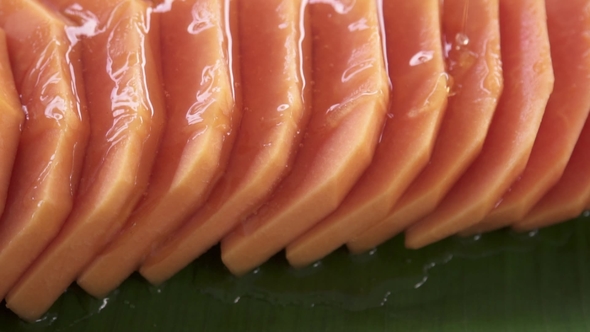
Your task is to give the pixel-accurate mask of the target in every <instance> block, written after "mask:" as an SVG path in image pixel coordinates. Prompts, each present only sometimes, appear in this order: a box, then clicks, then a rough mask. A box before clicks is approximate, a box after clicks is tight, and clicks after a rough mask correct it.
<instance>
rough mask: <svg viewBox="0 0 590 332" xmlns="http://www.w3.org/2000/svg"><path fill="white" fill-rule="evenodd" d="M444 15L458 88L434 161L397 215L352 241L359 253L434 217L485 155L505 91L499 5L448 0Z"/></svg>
mask: <svg viewBox="0 0 590 332" xmlns="http://www.w3.org/2000/svg"><path fill="white" fill-rule="evenodd" d="M442 13H443V15H442V32H443V34H444V40H445V41H446V43H448V45H447V47H448V49H447V51H448V54H447V59H446V62H447V68H448V72H449V75H451V77H453V81H454V83H453V86H452V87H451V88H450V89H451V95H450V96H449V103H448V106H447V110H446V112H445V116H444V118H443V120H442V124H441V128H440V131H439V133H438V136H437V139H436V143H435V146H434V151H433V153H432V157H431V158H430V161H429V163H428V165H427V166H426V167H425V168H424V170H423V171H422V172H421V173H420V174H419V175H418V177H417V178H416V180H415V181H414V182H413V183H412V184H411V185H410V187H409V188H408V190H406V192H405V193H404V194H403V196H402V197H401V198H400V199H399V201H398V202H397V204H396V205H394V207H393V209H392V210H391V211H390V212H389V213H388V214H387V215H386V216H385V217H384V218H383V219H382V220H378V221H377V222H376V223H373V224H372V225H370V227H368V229H366V230H365V231H364V232H361V233H360V234H357V235H356V236H355V237H354V238H353V239H350V240H349V241H348V244H347V245H348V248H349V249H350V250H351V251H353V252H362V251H365V250H368V249H370V248H373V247H374V246H376V245H377V244H379V243H381V242H383V241H385V240H387V239H388V238H389V237H391V236H393V235H395V234H397V233H399V232H401V231H403V230H404V229H406V228H407V227H408V226H410V225H412V224H413V223H415V222H416V221H418V220H420V219H421V218H424V217H425V216H427V215H428V214H430V213H431V212H432V211H434V210H435V209H436V207H437V206H438V204H439V203H440V202H441V201H442V200H443V198H444V197H445V195H446V194H447V193H448V192H449V190H450V189H451V187H452V186H453V185H454V184H455V182H456V181H457V180H458V179H459V178H460V177H461V175H462V174H463V173H464V172H465V171H466V170H467V168H468V167H469V166H470V165H471V163H472V162H473V161H474V160H475V159H476V158H477V156H478V155H479V154H480V152H481V150H482V147H483V144H484V140H485V138H486V135H487V131H488V128H489V125H490V123H491V120H492V117H493V115H494V112H495V110H496V105H497V102H498V99H499V98H500V94H501V93H502V88H503V79H502V65H501V54H500V27H499V16H498V0H484V1H469V0H445V2H444V5H443V11H442ZM466 13H467V15H466Z"/></svg>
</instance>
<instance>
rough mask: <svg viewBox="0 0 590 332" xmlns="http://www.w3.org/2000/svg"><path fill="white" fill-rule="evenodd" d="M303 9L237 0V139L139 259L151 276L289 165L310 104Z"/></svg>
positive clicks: (288, 0) (200, 244)
mask: <svg viewBox="0 0 590 332" xmlns="http://www.w3.org/2000/svg"><path fill="white" fill-rule="evenodd" d="M306 12H307V10H306V1H292V0H273V1H269V0H259V1H252V0H250V1H243V2H240V7H239V19H240V28H239V30H240V43H241V54H240V57H241V61H242V66H241V68H242V85H243V87H244V117H243V119H242V124H241V126H240V130H239V133H238V138H237V141H236V145H235V147H234V149H233V151H232V157H231V159H230V162H229V166H228V169H227V171H226V173H225V174H224V177H223V178H222V179H221V180H220V183H219V184H218V185H217V187H216V188H215V189H214V191H213V192H212V194H211V197H210V198H209V200H208V201H207V203H206V204H205V205H204V206H203V207H202V208H201V209H200V210H199V211H198V212H197V213H196V214H195V215H194V216H193V217H191V218H190V220H189V221H188V222H187V223H186V224H185V225H184V226H183V227H181V228H180V229H179V230H178V231H176V232H175V233H174V234H173V235H172V236H171V237H170V239H169V240H168V241H166V242H165V243H164V244H163V245H162V247H161V248H158V249H157V250H154V252H153V253H152V255H151V256H150V257H148V259H147V260H146V261H145V262H144V264H143V265H142V267H141V269H140V272H141V274H142V275H143V276H144V277H145V278H147V279H148V280H149V281H150V282H152V283H154V284H159V283H161V282H163V281H165V280H166V279H168V278H169V277H171V276H172V275H173V274H175V273H176V272H178V271H179V270H180V269H182V268H183V267H184V266H186V265H187V264H188V263H190V262H191V261H192V260H193V259H195V258H196V257H198V256H199V255H201V254H202V253H204V252H205V251H206V250H207V249H209V248H210V247H211V246H213V245H215V244H216V243H217V242H219V240H221V238H222V237H223V236H224V235H226V234H227V233H228V232H229V231H230V230H231V229H232V228H234V227H235V226H236V225H237V224H238V223H239V222H240V221H241V220H242V219H243V218H245V217H247V216H248V215H249V214H250V213H252V212H253V211H254V210H255V209H256V208H257V207H258V206H259V205H260V204H262V203H263V202H264V201H265V200H266V199H268V197H269V196H270V194H271V193H272V190H273V189H274V188H275V187H276V185H277V184H278V182H279V181H280V179H281V178H283V177H284V176H285V175H286V174H287V172H288V171H289V170H290V169H291V166H292V160H293V158H294V156H295V154H296V151H297V148H298V147H299V143H300V139H301V136H302V135H301V134H300V133H301V132H304V129H305V125H306V123H307V120H308V118H309V114H310V106H311V101H310V99H311V96H310V94H311V88H310V84H309V82H308V80H309V78H310V77H309V71H310V68H309V67H310V66H311V63H310V62H311V61H310V56H311V55H310V54H309V53H310V49H309V44H310V39H309V38H305V39H304V35H305V32H304V28H305V25H306V24H307V23H308V21H309V20H308V19H306V18H305V16H306ZM277 27H281V28H280V29H277Z"/></svg>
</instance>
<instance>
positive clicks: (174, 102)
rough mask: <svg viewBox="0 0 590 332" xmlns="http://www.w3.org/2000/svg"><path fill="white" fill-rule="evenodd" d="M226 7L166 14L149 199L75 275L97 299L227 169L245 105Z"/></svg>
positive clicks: (197, 6) (199, 5)
mask: <svg viewBox="0 0 590 332" xmlns="http://www.w3.org/2000/svg"><path fill="white" fill-rule="evenodd" d="M234 3H235V1H234ZM225 6H230V2H229V1H225V2H223V1H217V0H196V1H195V0H189V1H176V2H174V3H173V4H172V6H171V9H170V10H169V11H167V12H164V13H162V14H161V32H162V35H164V36H166V38H163V39H162V59H163V77H164V85H165V89H166V91H167V93H166V97H167V105H168V112H167V116H168V123H167V127H166V131H165V134H164V136H163V141H162V145H161V146H160V150H159V153H158V155H157V158H156V162H155V165H154V170H153V171H152V175H151V183H150V187H149V189H148V191H147V193H146V197H145V198H144V199H143V200H142V202H141V203H140V204H139V205H138V207H137V209H136V210H135V211H134V212H133V214H132V215H131V217H130V218H129V220H128V221H127V222H126V225H125V227H124V228H123V230H122V231H121V233H120V234H119V235H117V236H116V238H115V239H114V240H113V241H112V242H111V243H110V244H109V245H108V246H107V247H106V248H105V249H104V251H102V252H101V254H100V255H98V256H97V257H96V258H95V259H94V260H93V262H92V263H91V264H90V265H89V266H88V267H87V268H86V269H85V271H84V273H83V274H82V275H81V276H80V277H79V278H78V284H79V285H80V286H81V287H82V288H83V289H84V290H85V291H87V292H88V293H90V294H92V295H94V296H96V297H103V296H106V295H107V294H108V293H109V292H110V291H111V290H113V289H115V288H116V287H117V286H118V285H119V284H120V283H121V282H123V281H124V280H125V278H127V277H128V276H129V275H130V274H131V273H133V271H135V269H137V268H138V267H139V265H140V264H141V262H142V261H143V259H144V258H145V257H146V256H147V255H148V254H149V252H150V250H151V248H152V247H154V246H156V244H157V243H159V242H160V241H161V240H162V239H163V238H164V237H166V236H167V234H168V233H170V232H172V231H173V230H174V229H176V228H178V227H179V226H180V224H181V222H183V221H184V220H185V219H186V218H187V217H188V215H190V214H191V213H193V212H194V211H195V210H196V209H197V208H198V207H199V206H200V205H201V204H202V203H203V202H204V201H205V199H206V198H207V196H208V194H209V192H210V190H211V188H212V187H213V185H214V184H215V183H216V182H217V179H219V177H220V176H221V175H222V174H223V171H224V169H225V164H226V162H227V159H228V156H229V152H230V151H231V149H232V146H233V137H234V136H235V135H234V134H232V133H233V132H235V131H237V130H236V129H237V128H236V127H237V125H238V121H239V118H240V113H241V111H242V110H241V108H240V106H239V105H238V104H236V103H237V102H238V101H237V100H236V96H235V95H234V76H235V75H234V71H235V72H236V73H237V72H238V71H237V70H234V69H237V68H232V67H233V62H234V61H237V59H238V58H237V56H235V55H234V54H232V51H233V48H234V46H233V44H232V36H231V32H229V31H230V29H231V25H232V22H231V20H232V19H231V18H230V17H225V15H226V11H227V12H228V13H229V15H234V14H233V13H234V11H235V10H234V9H233V8H225ZM195 15H196V16H195ZM234 20H235V19H234ZM195 78H198V79H195Z"/></svg>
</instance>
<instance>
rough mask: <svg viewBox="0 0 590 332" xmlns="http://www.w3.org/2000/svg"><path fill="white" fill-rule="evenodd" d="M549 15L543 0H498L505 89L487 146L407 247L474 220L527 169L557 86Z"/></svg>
mask: <svg viewBox="0 0 590 332" xmlns="http://www.w3.org/2000/svg"><path fill="white" fill-rule="evenodd" d="M546 17H547V16H546V13H545V4H544V3H543V2H541V1H537V0H522V1H513V0H500V34H501V39H502V40H501V49H502V66H503V67H502V69H503V72H504V92H503V94H502V97H501V98H500V101H499V104H498V108H497V109H496V112H495V114H494V118H493V119H492V124H491V126H490V129H489V131H488V135H487V137H486V141H485V143H484V147H483V150H482V152H481V154H480V155H479V157H478V158H477V159H476V161H475V162H474V163H473V164H472V165H471V167H470V168H469V169H468V170H467V172H465V174H463V176H462V177H461V179H459V181H458V182H457V183H456V184H455V186H454V187H453V188H452V189H451V191H450V192H449V193H448V194H447V195H446V196H445V198H444V199H443V201H442V202H441V204H440V205H439V206H438V207H437V208H436V210H435V211H434V212H432V213H431V214H429V215H428V216H427V217H426V218H424V219H422V220H421V221H419V222H418V223H416V224H414V225H412V226H411V227H410V228H409V229H408V230H407V231H406V245H407V246H409V247H411V248H417V247H422V246H425V245H427V244H430V243H433V242H435V241H438V240H441V239H443V238H446V237H447V236H450V235H453V234H455V233H457V232H458V231H460V230H462V229H465V228H468V227H470V226H472V225H474V224H476V223H477V222H479V221H480V220H482V219H483V218H484V217H485V215H486V214H487V213H488V212H489V211H490V210H492V209H493V208H494V205H495V204H496V202H497V201H498V199H499V198H500V197H501V196H502V194H503V193H504V192H505V191H506V190H507V189H508V187H510V184H512V182H513V181H514V180H515V179H516V178H517V177H518V176H519V175H520V174H521V173H522V171H523V170H524V168H525V166H526V163H527V161H528V158H529V155H530V153H531V149H532V147H533V143H534V141H535V137H536V136H537V131H538V130H539V125H540V123H541V119H542V118H543V113H544V112H545V106H546V105H547V100H548V99H549V95H550V94H551V91H552V89H553V71H552V67H551V54H550V52H551V51H550V49H549V37H548V35H547V21H546Z"/></svg>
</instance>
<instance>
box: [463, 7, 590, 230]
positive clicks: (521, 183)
mask: <svg viewBox="0 0 590 332" xmlns="http://www.w3.org/2000/svg"><path fill="white" fill-rule="evenodd" d="M545 6H546V10H547V28H548V31H549V42H550V43H551V45H559V46H555V47H551V58H552V61H553V72H554V74H555V86H554V88H553V93H552V94H551V97H550V98H549V102H548V103H547V107H546V109H545V115H544V116H543V120H542V122H541V127H540V128H539V132H538V134H537V138H536V140H535V144H534V146H533V150H532V152H531V156H530V159H529V162H528V164H527V166H526V168H525V170H524V172H523V173H522V174H521V176H520V177H519V179H518V180H517V181H515V182H514V183H513V184H512V185H511V187H510V189H509V190H508V191H506V193H504V195H503V197H502V198H501V200H500V201H499V203H498V204H497V206H496V207H495V208H494V209H493V210H492V211H491V212H490V213H489V214H488V215H487V216H486V217H485V218H484V220H483V221H482V222H480V223H479V224H477V225H475V226H474V227H472V228H471V229H469V230H468V232H469V233H478V232H482V231H489V230H493V229H497V228H502V227H504V226H508V225H511V224H514V223H516V222H517V221H519V220H521V219H523V218H524V217H525V215H526V214H527V213H528V212H529V211H530V210H531V209H532V208H533V206H534V205H535V204H536V203H537V202H538V201H539V200H540V199H541V198H542V197H543V196H544V194H545V193H547V191H549V190H550V189H551V187H553V186H554V185H555V184H556V183H557V181H559V178H560V177H561V176H562V174H563V171H564V169H565V167H566V165H567V163H568V160H569V158H570V156H571V154H572V151H573V149H574V146H575V144H576V141H577V140H578V137H579V135H580V132H581V130H582V127H583V126H584V122H585V120H586V117H587V116H588V111H590V94H589V93H588V91H590V53H589V52H588V49H589V48H590V38H588V37H587V33H586V31H587V27H588V26H590V4H589V3H588V2H587V1H581V0H574V1H567V2H564V1H559V0H547V1H545Z"/></svg>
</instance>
